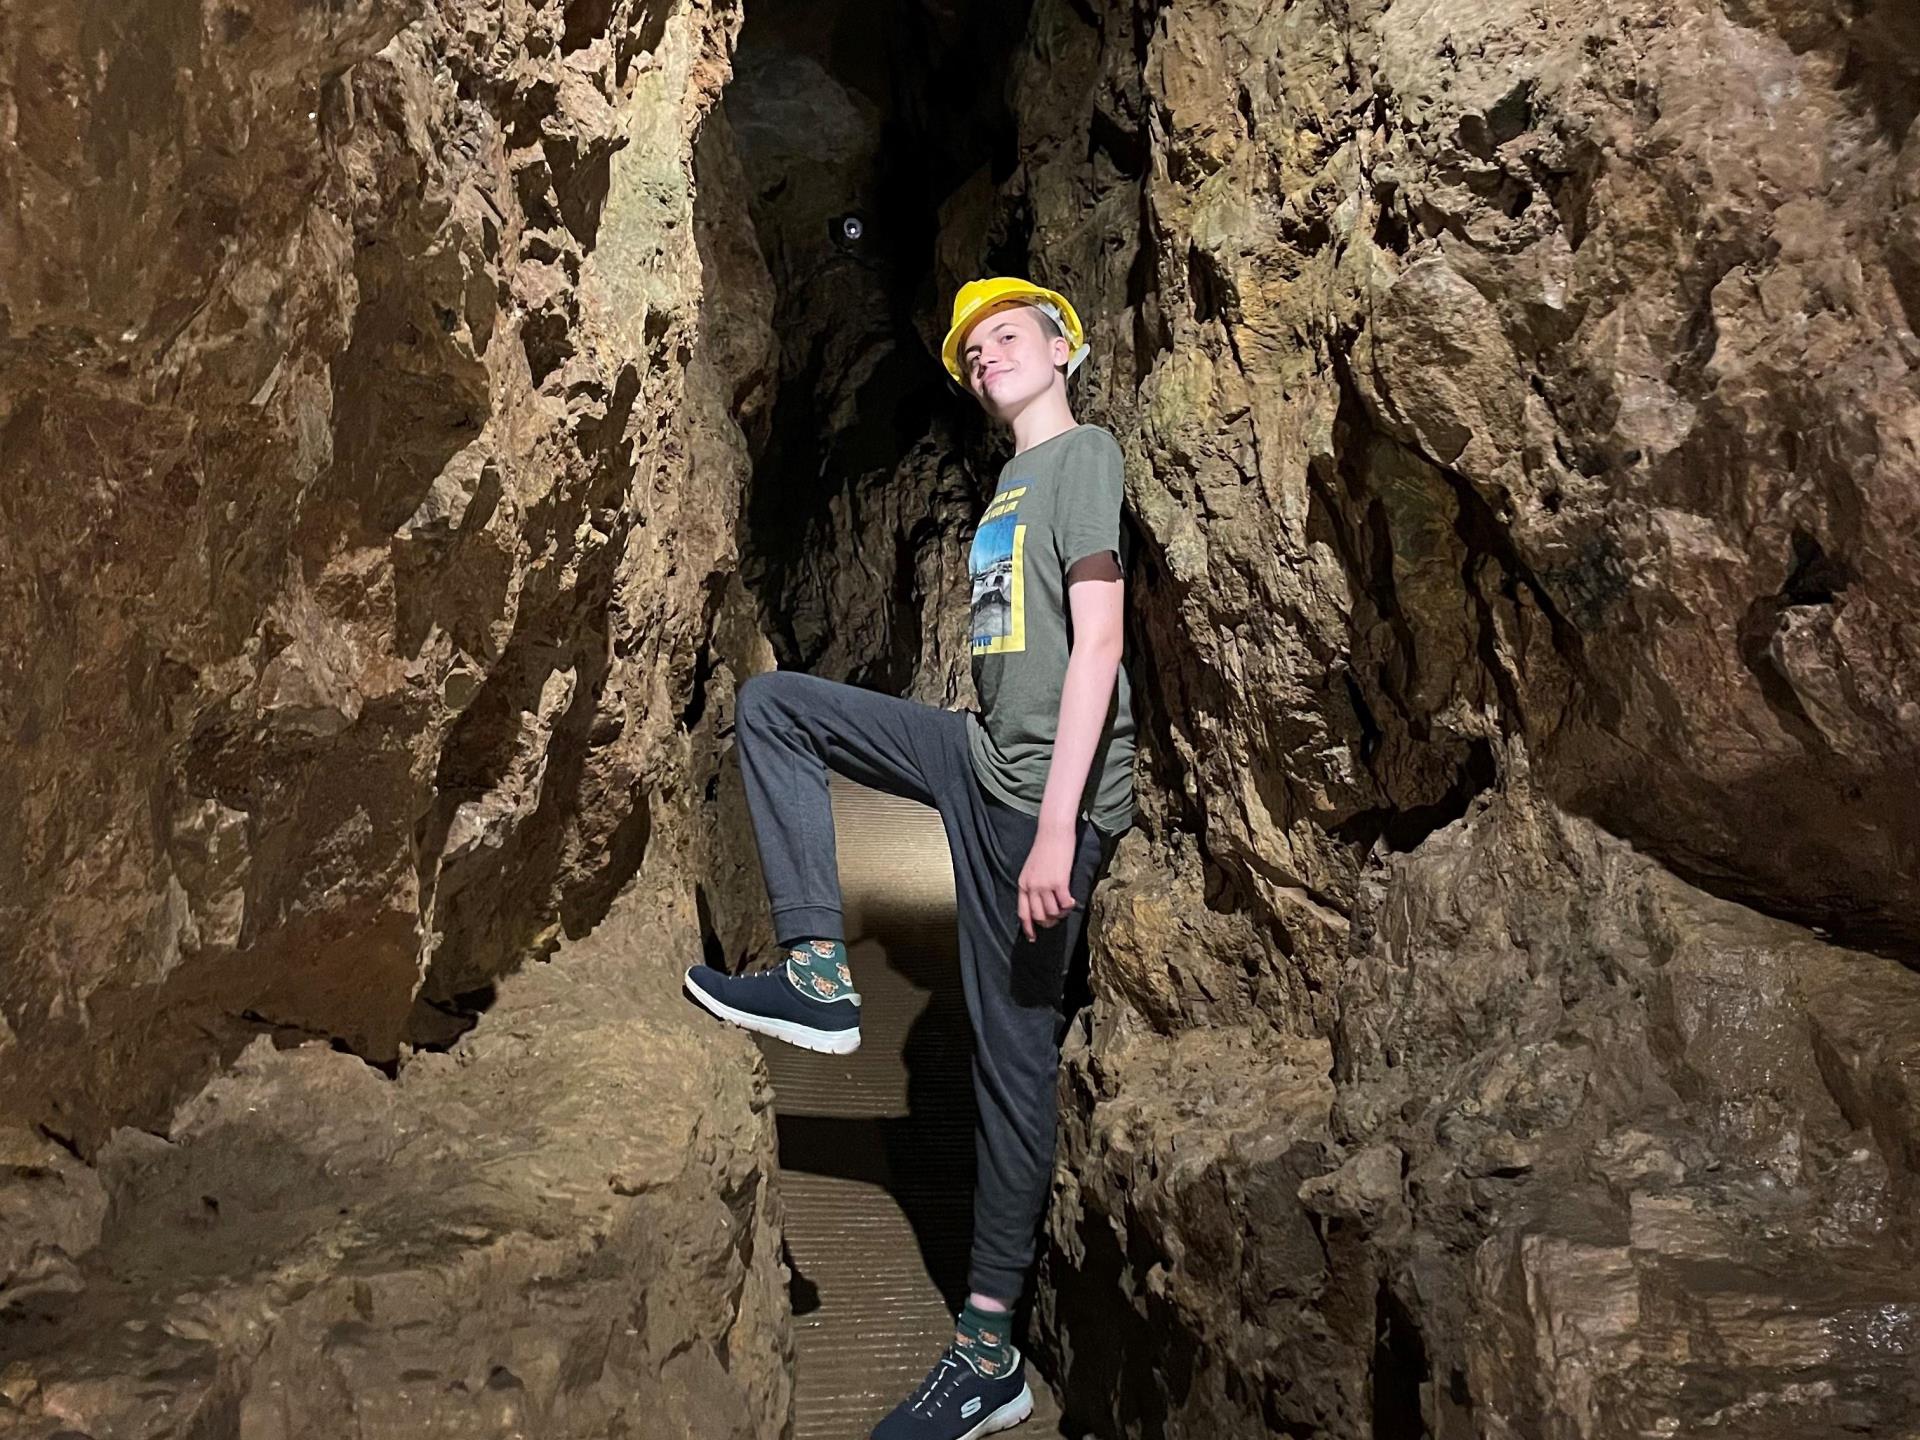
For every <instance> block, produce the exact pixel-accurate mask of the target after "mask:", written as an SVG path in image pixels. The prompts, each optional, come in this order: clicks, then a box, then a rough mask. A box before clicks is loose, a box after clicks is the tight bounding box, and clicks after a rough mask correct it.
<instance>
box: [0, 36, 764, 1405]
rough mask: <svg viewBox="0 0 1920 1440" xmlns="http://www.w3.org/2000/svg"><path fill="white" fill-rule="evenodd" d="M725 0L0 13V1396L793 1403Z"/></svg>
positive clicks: (758, 325) (753, 419)
mask: <svg viewBox="0 0 1920 1440" xmlns="http://www.w3.org/2000/svg"><path fill="white" fill-rule="evenodd" d="M740 18H741V17H740V12H739V9H738V7H737V6H732V5H727V4H724V3H722V4H705V3H697V4H691V5H679V6H667V5H662V4H651V3H642V4H635V5H613V4H599V5H596V4H591V3H589V4H574V3H569V4H564V5H563V4H561V3H558V0H554V3H544V4H543V3H536V4H532V5H511V6H507V7H504V8H503V7H499V6H491V7H489V6H484V5H475V6H467V7H461V6H439V7H427V6H423V5H418V4H388V3H374V0H368V3H350V4H345V5H329V6H322V7H317V8H316V7H313V6H310V5H300V4H282V3H278V0H267V3H256V4H220V5H206V6H200V5H194V4H162V5H157V6H146V7H136V8H133V9H128V8H127V7H124V6H117V5H105V4H101V5H95V4H83V5H78V6H68V7H64V8H63V9H61V10H60V12H59V13H58V14H54V13H52V12H44V11H42V10H38V9H35V8H34V7H31V6H5V7H4V8H0V55H3V56H4V57H5V58H4V62H0V63H4V67H5V73H4V75H3V76H0V115H4V117H5V121H4V125H3V126H0V133H3V135H4V147H5V148H4V154H3V155H0V447H4V454H5V457H6V461H7V466H6V468H7V471H8V474H9V475H10V476H11V477H13V478H12V479H11V480H10V481H9V483H8V485H7V486H6V487H5V497H4V499H0V507H4V511H3V513H4V523H3V524H0V595H3V596H4V603H0V713H3V714H4V716H5V719H6V733H7V740H8V744H7V745H6V746H5V747H0V918H4V921H5V926H4V930H5V939H4V940H0V1137H4V1139H3V1140H0V1217H4V1220H5V1226H4V1230H5V1238H4V1240H0V1397H4V1399H3V1400H0V1429H5V1430H7V1432H8V1433H16V1431H17V1432H18V1433H23V1434H31V1435H40V1434H55V1433H59V1434H72V1433H76V1432H80V1433H89V1434H98V1435H102V1436H105V1435H109V1434H112V1435H132V1434H142V1435H144V1434H158V1433H176V1431H179V1432H180V1433H184V1432H185V1430H191V1431H192V1432H193V1433H195V1434H204V1435H209V1436H212V1435H232V1434H241V1433H245V1434H249V1435H252V1434H261V1435H265V1434H274V1435H288V1436H292V1435H313V1436H316V1437H319V1436H327V1437H332V1436H337V1435H341V1434H345V1433H349V1432H352V1433H358V1434H369V1435H371V1434H392V1435H420V1434H446V1435H462V1436H468V1435H495V1434H497V1435H503V1436H504V1435H511V1434H530V1433H539V1434H551V1435H561V1434H596V1435H605V1434H611V1433H620V1434H630V1435H635V1436H639V1435H660V1436H666V1435H680V1434H686V1433H688V1432H689V1431H690V1430H691V1429H694V1428H698V1429H699V1430H700V1433H702V1434H707V1433H712V1434H716V1435H720V1434H724V1435H733V1436H741V1437H746V1436H762V1435H777V1434H779V1433H780V1432H781V1430H782V1428H783V1426H784V1425H785V1424H786V1423H787V1417H788V1415H789V1413H790V1406H789V1398H790V1387H789V1383H788V1379H787V1371H788V1369H789V1362H790V1358H791V1356H790V1349H789V1345H788V1339H787V1328H786V1327H787V1306H786V1300H785V1297H784V1292H783V1289H782V1278H781V1277H782V1271H781V1265H780V1257H779V1244H778V1234H777V1227H778V1219H779V1214H778V1205H777V1197H776V1196H775V1194H774V1192H773V1191H772V1190H771V1189H770V1185H769V1180H770V1175H771V1172H772V1167H773V1136H772V1127H771V1125H770V1123H769V1121H768V1118H767V1116H766V1114H765V1103H766V1099H767V1096H766V1090H765V1083H764V1076H763V1075H762V1073H761V1072H760V1071H758V1070H757V1069H756V1068H755V1067H756V1062H755V1060H754V1058H753V1052H752V1050H751V1047H749V1046H746V1045H744V1044H742V1043H735V1042H730V1041H728V1040H726V1039H725V1038H724V1037H721V1036H718V1035H716V1034H714V1033H713V1032H712V1031H711V1030H709V1029H705V1028H702V1029H700V1030H697V1031H696V1030H693V1029H691V1028H689V1027H688V1026H687V1025H686V1022H685V1021H684V1020H682V1019H681V1018H680V1017H679V1016H678V1014H677V1013H675V1014H671V1015H667V1016H662V1015H661V1014H660V1013H659V1007H658V1004H657V1001H656V999H655V998H654V997H656V996H657V994H658V993H659V992H660V991H661V990H663V989H665V990H667V991H669V992H671V990H672V988H673V987H674V986H675V984H676V981H677V974H678V971H679V969H680V968H682V967H684V966H685V965H687V964H689V963H692V962H693V961H695V960H697V959H698V958H699V954H700V950H701V944H702V940H703V937H706V938H708V939H709V940H710V942H711V943H721V944H724V943H727V942H728V941H729V940H730V939H732V938H734V937H746V940H747V941H750V940H751V937H752V936H753V934H754V933H755V926H756V924H758V925H762V926H763V925H764V923H765V922H764V917H763V916H757V915H756V914H755V912H754V911H753V910H752V908H751V906H750V904H749V905H747V906H745V907H744V908H743V906H742V904H741V896H742V895H745V896H746V898H747V899H748V900H749V901H750V900H751V898H752V897H751V894H750V892H743V891H740V890H739V888H738V887H737V886H736V887H734V888H733V889H732V890H730V889H729V888H728V886H727V883H726V877H727V873H728V872H727V871H726V869H725V867H723V866H721V865H720V864H718V863H717V862H716V854H720V853H725V852H727V851H728V850H729V849H730V848H731V847H729V846H718V847H717V846H716V827H715V821H714V811H713V807H712V806H710V805H709V804H708V801H709V800H711V799H712V798H713V793H714V791H713V786H714V783H715V775H716V770H717V767H718V756H719V753H720V748H721V742H720V739H719V736H720V734H721V732H722V729H723V723H724V721H725V717H726V712H727V708H728V706H729V703H730V695H731V689H732V686H733V684H734V683H735V674H736V667H746V668H748V669H758V668H765V666H766V665H767V663H768V661H769V655H768V651H767V647H766V644H765V641H764V640H763V639H761V637H760V636H759V634H758V632H757V630H756V629H755V628H754V622H753V617H752V613H751V610H752V607H751V605H750V603H749V601H748V599H747V597H746V595H745V592H744V591H742V590H741V589H740V587H739V585H738V584H737V582H734V581H732V578H731V577H732V576H733V575H734V573H735V572H736V571H737V569H738V561H737V552H736V549H735V545H736V529H737V519H738V515H739V511H740V506H741V502H742V498H743V494H744V489H745V479H746V473H747V464H748V462H747V451H748V444H747V440H746V437H745V435H744V434H743V431H742V426H743V425H744V426H747V427H749V428H751V427H753V426H755V425H756V424H761V423H763V422H762V420H761V418H760V417H761V416H762V414H763V412H764V410H765V407H766V405H767V403H768V397H769V389H768V383H767V381H768V376H769V375H770V373H771V368H772V364H773V356H774V347H773V345H772V336H771V330H770V327H769V323H768V320H769V314H770V309H771V300H772V295H771V290H770V287H769V280H768V274H767V269H766V266H765V264H764V262H763V261H762V260H761V259H760V256H759V253H758V251H757V248H756V247H755V245H754V243H753V238H752V232H751V228H750V227H749V226H748V225H747V224H746V221H745V213H744V210H745V204H746V195H745V192H744V188H743V182H742V181H741V178H740V173H739V168H738V165H737V163H735V161H734V160H733V158H732V154H731V150H730V148H729V144H728V142H727V140H726V137H725V134H724V129H723V128H721V127H719V126H716V129H715V131H714V132H713V133H712V135H710V136H705V137H703V139H702V144H701V150H702V152H703V153H702V155H701V156H700V157H699V161H698V165H699V169H700V171H701V186H700V190H701V194H700V202H699V205H698V206H697V207H696V205H695V197H694V170H695V165H696V160H695V157H694V154H693V151H694V148H695V137H696V134H697V133H698V132H699V131H700V127H701V122H702V119H703V117H704V116H705V115H706V114H707V112H708V111H709V110H710V109H711V108H712V105H713V103H714V101H715V99H716V97H717V95H718V92H719V90H720V87H721V85H722V84H723V83H724V81H725V79H726V77H727V74H728V67H729V54H730V51H731V47H732V44H733V40H734V37H735V34H736V32H737V30H738V26H739V23H740ZM741 673H744V672H741ZM703 877H704V878H703ZM623 887H624V891H623ZM616 894H623V895H624V898H622V899H621V901H620V904H619V906H618V907H617V908H611V907H613V902H614V900H615V897H616ZM589 931H591V932H592V936H591V939H590V940H582V939H581V938H580V937H583V936H586V935H587V934H588V932H589ZM542 959H551V961H552V962H553V963H551V964H545V965H541V964H533V963H532V962H536V961H539V960H542ZM476 1022H477V1023H476ZM463 1032H464V1036H463ZM303 1042H304V1043H303ZM276 1047H279V1048H276ZM227 1067H231V1068H227ZM182 1427H184V1428H182Z"/></svg>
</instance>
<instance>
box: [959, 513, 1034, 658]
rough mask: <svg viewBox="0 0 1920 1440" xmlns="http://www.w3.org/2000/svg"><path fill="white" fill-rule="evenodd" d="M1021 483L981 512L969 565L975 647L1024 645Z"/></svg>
mask: <svg viewBox="0 0 1920 1440" xmlns="http://www.w3.org/2000/svg"><path fill="white" fill-rule="evenodd" d="M1026 493H1027V487H1026V486H1024V485H1022V486H1020V487H1019V488H1017V489H1013V490H1003V491H1001V492H1000V494H999V495H997V496H995V497H994V501H993V504H992V505H990V506H988V507H987V512H986V513H985V514H984V515H982V516H981V517H980V528H979V529H978V530H977V531H975V532H974V536H973V552H972V554H971V556H970V557H969V561H968V566H967V568H968V569H969V570H970V571H971V572H972V574H973V653H974V654H975V655H1005V654H1008V653H1010V652H1012V651H1017V650H1025V649H1026V648H1027V585H1026V549H1027V527H1026V526H1025V525H1022V524H1020V523H1019V512H1020V497H1021V496H1022V495H1025V494H1026Z"/></svg>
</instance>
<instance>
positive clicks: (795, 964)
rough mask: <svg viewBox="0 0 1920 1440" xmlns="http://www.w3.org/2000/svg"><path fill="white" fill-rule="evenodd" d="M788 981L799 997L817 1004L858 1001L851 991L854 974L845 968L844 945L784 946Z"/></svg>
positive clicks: (807, 941)
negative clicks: (821, 1001) (830, 1001)
mask: <svg viewBox="0 0 1920 1440" xmlns="http://www.w3.org/2000/svg"><path fill="white" fill-rule="evenodd" d="M787 979H789V980H790V981H792V982H793V986H794V988H795V989H796V990H798V991H799V992H800V993H801V994H802V995H811V996H813V997H814V998H815V999H816V1000H840V999H844V998H845V997H847V996H852V997H853V999H854V1000H856V1001H857V1000H859V998H860V992H859V991H857V990H855V989H854V988H853V970H852V969H851V967H849V966H848V964H847V947H846V944H845V942H844V941H840V940H819V939H811V938H809V939H805V940H795V941H793V942H792V943H791V944H789V945H788V946H787Z"/></svg>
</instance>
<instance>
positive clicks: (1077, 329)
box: [940, 282, 1088, 386]
mask: <svg viewBox="0 0 1920 1440" xmlns="http://www.w3.org/2000/svg"><path fill="white" fill-rule="evenodd" d="M1020 305H1025V306H1032V307H1035V308H1039V307H1042V306H1044V307H1047V308H1049V309H1052V310H1054V311H1056V312H1057V313H1058V315H1059V318H1060V321H1061V327H1060V328H1061V329H1062V330H1063V331H1064V332H1065V334H1066V338H1067V343H1068V345H1069V346H1071V347H1072V349H1073V354H1072V356H1071V357H1070V358H1069V359H1068V361H1067V373H1068V374H1069V375H1071V374H1072V373H1073V372H1074V371H1075V370H1077V369H1079V367H1080V364H1081V362H1082V361H1084V360H1085V359H1086V358H1087V352H1088V346H1087V343H1086V334H1085V331H1084V330H1083V329H1082V327H1081V324H1080V317H1079V315H1078V314H1077V313H1075V311H1074V308H1073V306H1072V304H1071V303H1070V302H1069V301H1068V300H1067V297H1066V296H1064V295H1062V294H1060V293H1059V292H1058V291H1054V290H1049V289H1047V288H1046V287H1045V286H1043V285H1032V284H1027V283H1024V282H1015V283H1014V284H1013V285H1011V286H1009V287H1008V288H1007V289H1005V290H1003V291H999V292H997V293H994V294H989V295H982V296H981V297H980V298H979V299H977V300H975V301H973V302H972V303H970V304H969V305H967V306H966V307H965V309H963V310H961V311H960V312H959V313H958V314H956V315H955V316H954V317H953V324H952V325H951V326H949V327H948V329H947V335H946V339H945V340H943V341H942V342H941V344H940V363H941V364H942V365H944V366H945V367H946V371H947V373H948V374H949V375H951V376H952V377H953V378H954V380H955V381H956V382H958V383H959V384H960V385H962V386H964V385H965V384H966V383H967V381H966V376H965V375H964V373H963V372H962V371H961V368H960V345H961V342H962V341H963V340H964V339H965V338H966V335H967V332H968V331H969V330H971V329H972V328H973V327H974V326H975V325H977V324H978V323H979V322H980V321H981V320H984V319H985V318H986V317H987V316H988V315H991V314H993V313H995V312H996V311H999V310H1004V309H1008V308H1011V307H1013V306H1020Z"/></svg>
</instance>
